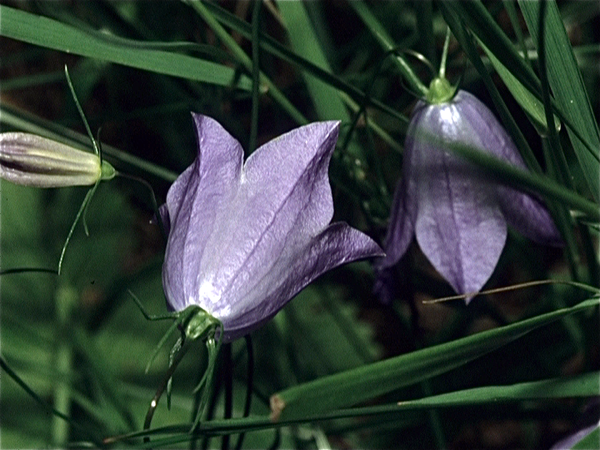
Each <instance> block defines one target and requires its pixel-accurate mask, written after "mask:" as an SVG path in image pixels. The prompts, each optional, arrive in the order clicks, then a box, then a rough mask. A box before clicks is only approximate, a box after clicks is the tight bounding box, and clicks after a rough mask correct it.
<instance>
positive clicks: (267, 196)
mask: <svg viewBox="0 0 600 450" xmlns="http://www.w3.org/2000/svg"><path fill="white" fill-rule="evenodd" d="M338 127H339V125H338V123H337V122H323V123H315V124H311V125H307V126H304V127H300V128H298V129H296V130H293V131H291V132H289V133H287V134H285V135H283V136H281V137H279V138H278V139H275V140H274V141H271V142H269V143H268V144H266V145H264V146H262V147H261V148H259V149H258V150H256V152H254V153H253V154H252V155H251V156H250V157H249V158H248V160H247V162H246V164H245V166H244V170H243V176H242V179H243V181H242V184H241V186H240V189H239V191H238V193H237V196H236V197H235V198H234V199H233V200H232V201H231V204H230V205H229V209H228V212H227V214H226V215H223V216H221V217H220V220H219V223H218V228H219V233H218V234H215V236H214V237H213V238H211V240H209V241H208V243H207V248H209V249H211V251H210V252H209V253H208V255H207V258H205V259H204V260H203V261H202V263H201V265H200V272H201V273H202V274H203V276H204V282H205V283H206V284H205V286H206V288H207V290H208V291H210V292H211V294H210V299H208V301H209V303H207V305H206V309H207V311H209V312H210V313H211V314H213V315H215V317H219V318H221V319H222V318H223V317H225V316H228V315H231V314H233V315H235V314H238V313H239V312H240V311H244V310H245V309H247V308H252V307H253V306H254V304H255V303H257V302H259V301H261V302H262V301H263V300H262V299H260V298H259V297H260V295H257V296H248V295H247V294H246V293H247V292H248V291H250V290H251V289H252V287H253V286H254V285H255V284H256V283H258V282H259V281H260V280H261V279H263V277H265V276H266V277H268V278H269V279H272V275H271V272H272V271H273V267H274V266H275V265H277V264H279V263H278V261H279V259H280V257H281V255H282V254H283V253H284V252H291V253H292V254H293V252H295V251H296V250H297V249H298V248H302V247H303V246H304V245H306V243H307V242H308V241H310V239H311V238H312V237H314V236H315V235H316V234H317V233H318V232H320V231H321V230H322V229H323V228H325V226H326V225H327V224H328V223H329V221H330V220H331V217H332V216H333V200H332V195H331V187H330V186H329V179H328V174H327V170H328V165H329V160H330V157H331V154H332V152H333V150H334V147H335V142H336V139H337V135H338ZM223 236H226V237H227V241H226V242H223Z"/></svg>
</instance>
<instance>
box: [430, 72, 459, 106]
mask: <svg viewBox="0 0 600 450" xmlns="http://www.w3.org/2000/svg"><path fill="white" fill-rule="evenodd" d="M455 93H456V88H455V87H454V86H452V85H451V84H450V82H449V81H448V80H446V79H445V78H440V77H438V78H434V79H433V80H432V81H431V83H430V84H429V90H428V91H427V96H426V97H425V100H427V103H429V104H433V105H435V104H440V103H447V102H449V101H450V100H452V97H454V94H455Z"/></svg>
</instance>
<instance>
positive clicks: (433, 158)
mask: <svg viewBox="0 0 600 450" xmlns="http://www.w3.org/2000/svg"><path fill="white" fill-rule="evenodd" d="M462 120H463V117H462V116H461V115H460V113H459V112H458V111H457V110H456V108H455V107H454V105H452V104H448V105H445V106H440V105H436V107H435V108H433V107H431V108H427V109H425V110H424V111H423V117H422V118H421V126H420V127H419V128H418V129H417V131H416V134H415V141H414V149H413V152H414V156H413V158H414V159H415V162H414V164H413V167H415V170H417V171H418V173H417V174H415V175H413V176H416V177H417V178H418V191H417V196H418V200H417V201H418V205H419V211H418V216H417V222H416V236H417V241H418V243H419V246H420V247H421V249H422V250H423V253H424V254H425V255H426V256H427V258H428V259H429V261H430V262H431V263H432V264H433V266H434V267H435V268H436V270H437V271H438V272H439V273H440V274H441V275H442V276H443V277H444V278H445V279H446V280H447V281H448V282H449V283H450V284H451V285H452V287H453V288H454V289H455V290H456V291H457V292H459V293H474V292H478V291H479V290H480V289H481V287H482V286H483V285H484V284H485V282H486V281H487V280H488V279H489V277H490V276H491V275H492V272H493V271H494V268H495V267H496V264H497V262H498V259H499V258H500V254H501V253H502V249H503V247H504V243H505V240H506V221H505V219H504V216H503V214H502V212H501V211H500V208H499V207H498V204H497V199H496V195H495V191H494V189H492V187H491V185H489V184H488V183H487V182H486V181H485V180H484V179H482V178H481V177H479V176H477V175H476V172H474V170H473V166H472V165H470V164H469V163H468V162H465V161H463V160H461V159H460V158H458V157H456V156H454V155H451V154H450V153H448V152H446V151H444V150H443V149H439V148H434V147H431V146H429V145H428V144H427V136H429V135H431V134H440V133H443V135H444V136H445V137H446V139H447V140H448V141H449V142H452V141H458V142H461V143H463V144H467V145H474V146H478V145H481V142H480V140H479V137H478V135H477V134H476V133H475V132H474V131H473V130H472V129H471V128H470V127H469V125H468V124H467V123H464V122H462ZM420 133H423V136H421V135H420ZM467 301H468V300H467Z"/></svg>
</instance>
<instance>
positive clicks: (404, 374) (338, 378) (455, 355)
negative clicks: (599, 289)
mask: <svg viewBox="0 0 600 450" xmlns="http://www.w3.org/2000/svg"><path fill="white" fill-rule="evenodd" d="M599 300H600V299H598V298H592V299H589V300H586V301H583V302H581V303H579V304H578V305H575V306H573V307H570V308H564V309H560V310H557V311H553V312H550V313H546V314H542V315H539V316H536V317H533V318H530V319H526V320H522V321H520V322H517V323H514V324H511V325H507V326H504V327H499V328H496V329H493V330H489V331H485V332H482V333H477V334H475V335H472V336H467V337H464V338H461V339H457V340H455V341H452V342H448V343H444V344H441V345H436V346H433V347H429V348H425V349H422V350H418V351H414V352H412V353H408V354H405V355H401V356H398V357H395V358H390V359H387V360H385V361H379V362H376V363H373V364H369V365H366V366H362V367H359V368H357V369H353V370H348V371H345V372H342V373H339V374H335V375H331V376H327V377H322V378H319V379H317V380H315V381H311V382H309V383H304V384H301V385H299V386H294V387H291V388H289V389H286V390H284V391H281V392H279V393H277V394H275V395H273V396H272V397H271V418H272V420H274V421H277V420H280V419H281V420H292V419H296V418H301V417H307V416H310V415H314V414H318V413H321V412H325V411H330V410H333V409H338V408H342V407H345V406H351V405H355V404H357V403H360V402H363V401H366V400H370V399H373V398H375V397H377V396H379V395H383V394H386V393H388V392H391V391H394V390H396V389H399V388H401V387H403V386H408V385H411V384H414V383H417V382H419V381H422V380H425V379H428V378H431V377H434V376H436V375H440V374H442V373H444V372H447V371H449V370H451V369H454V368H456V367H460V366H462V365H464V364H466V363H468V362H469V361H472V360H474V359H476V358H478V357H480V356H482V355H484V354H486V353H489V352H491V351H493V350H495V349H497V348H499V347H502V346H503V345H506V344H508V343H510V342H512V341H514V340H516V339H518V338H520V337H522V336H523V335H525V334H527V333H529V332H530V331H532V330H534V329H536V328H538V327H541V326H543V325H547V324H549V323H551V322H554V321H556V320H558V319H560V318H562V317H565V316H567V315H569V314H573V313H576V312H580V311H584V310H586V309H589V308H594V307H597V306H598V304H599Z"/></svg>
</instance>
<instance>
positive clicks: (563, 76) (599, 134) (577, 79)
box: [519, 1, 600, 201]
mask: <svg viewBox="0 0 600 450" xmlns="http://www.w3.org/2000/svg"><path fill="white" fill-rule="evenodd" d="M519 6H520V7H521V11H522V12H523V17H524V18H525V22H527V27H528V28H529V31H530V33H531V36H532V37H533V41H534V42H536V43H537V42H538V36H539V13H540V3H539V2H523V1H520V2H519ZM544 22H545V29H546V31H545V35H546V36H545V49H546V55H547V65H548V80H549V82H550V87H551V89H552V92H553V93H554V97H555V99H556V102H557V104H558V105H559V107H560V108H561V109H562V111H563V113H564V114H565V115H566V116H567V117H569V118H570V119H571V122H572V123H573V124H575V125H576V126H577V129H578V131H579V133H580V134H581V135H582V136H583V138H584V139H585V140H587V141H588V142H589V143H590V145H591V147H592V148H593V149H596V154H595V155H594V154H592V153H591V152H590V150H589V149H588V148H587V146H586V145H585V144H584V143H583V142H582V141H581V140H580V139H579V138H578V137H577V136H576V135H575V134H574V132H573V130H572V129H571V128H567V133H568V134H569V138H570V139H571V143H572V145H573V150H574V151H575V154H576V155H577V159H578V160H579V165H580V166H581V170H582V171H583V173H584V175H585V178H586V180H587V182H588V185H589V188H590V191H591V193H592V195H593V196H594V199H596V201H598V200H600V163H599V162H598V149H599V148H600V131H599V130H598V123H597V122H596V119H595V118H594V113H593V111H592V107H591V105H590V100H589V98H588V95H587V91H586V89H585V85H584V83H583V78H582V77H581V72H580V71H579V67H578V66H577V60H576V59H575V54H574V53H573V48H572V47H571V44H570V42H569V37H568V36H567V32H566V30H565V27H564V25H563V22H562V18H561V17H560V12H559V10H558V6H557V5H556V2H554V1H548V2H546V16H545V18H544Z"/></svg>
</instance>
